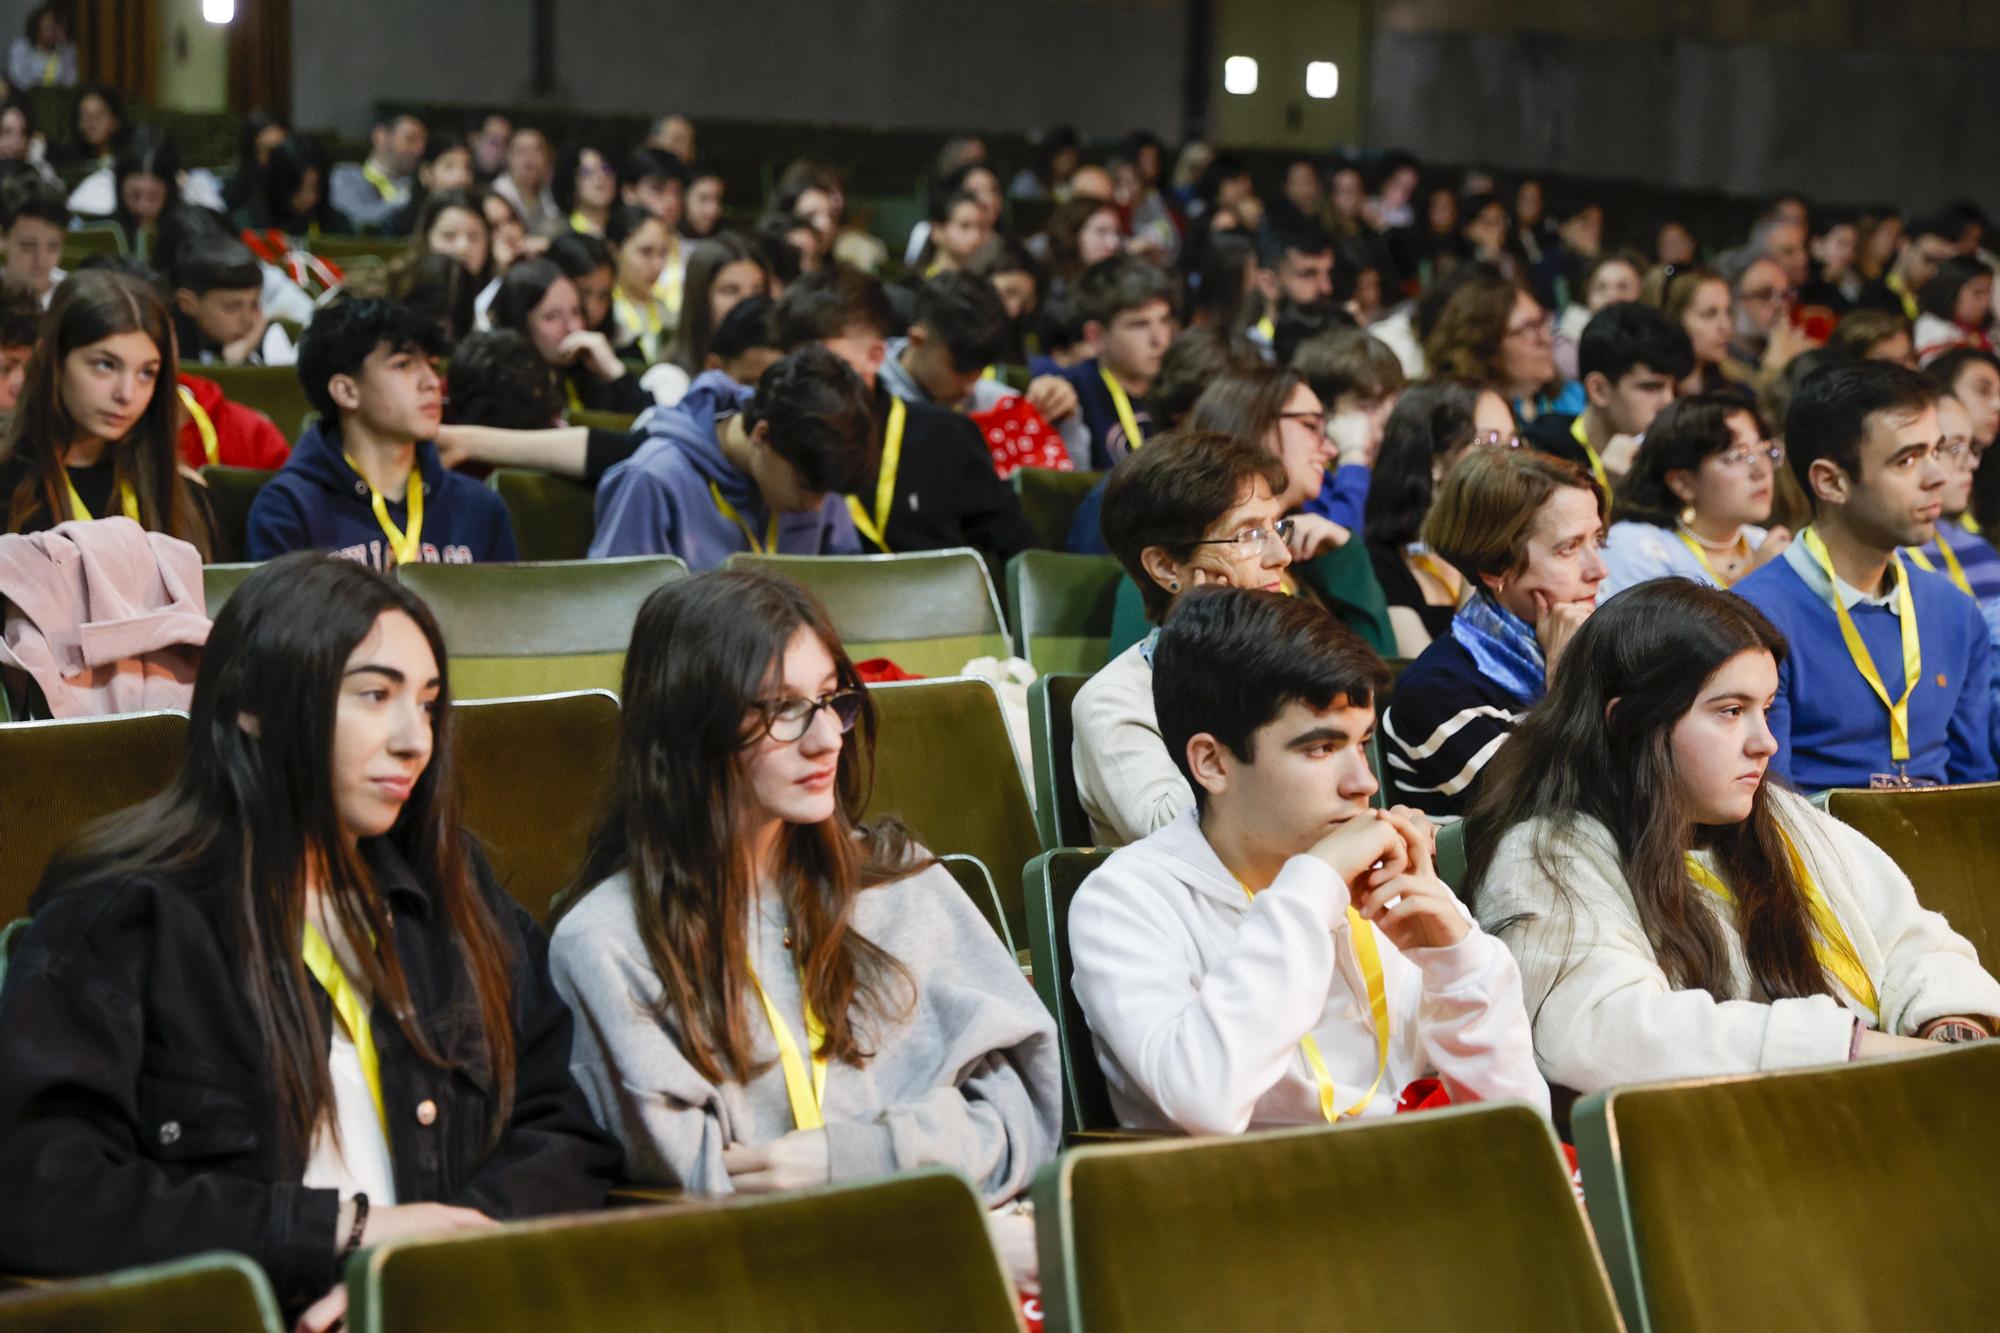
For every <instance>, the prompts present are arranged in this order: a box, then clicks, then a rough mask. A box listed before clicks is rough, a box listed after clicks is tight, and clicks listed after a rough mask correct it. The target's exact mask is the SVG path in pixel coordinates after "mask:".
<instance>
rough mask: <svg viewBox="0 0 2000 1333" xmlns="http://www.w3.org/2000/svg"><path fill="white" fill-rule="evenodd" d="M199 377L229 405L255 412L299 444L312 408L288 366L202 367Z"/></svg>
mask: <svg viewBox="0 0 2000 1333" xmlns="http://www.w3.org/2000/svg"><path fill="white" fill-rule="evenodd" d="M201 374H202V378H204V379H211V380H214V381H215V382H216V383H217V384H220V385H221V386H222V393H223V396H224V397H226V398H228V399H229V401H231V402H232V403H241V404H243V406H245V407H254V408H256V409H257V410H258V411H259V412H262V413H263V414H264V415H265V416H267V417H269V418H271V420H272V422H273V423H274V424H276V426H277V427H278V430H279V431H280V432H282V433H283V435H284V437H285V438H286V439H287V440H290V441H292V442H294V443H296V442H297V441H298V438H299V436H300V434H301V433H302V432H303V431H304V429H305V420H306V417H307V415H308V414H309V413H311V411H312V410H313V408H312V403H311V402H309V401H308V400H307V398H306V391H305V388H304V387H303V386H302V385H300V383H299V376H298V372H297V371H296V370H295V369H293V368H292V367H291V366H203V367H201Z"/></svg>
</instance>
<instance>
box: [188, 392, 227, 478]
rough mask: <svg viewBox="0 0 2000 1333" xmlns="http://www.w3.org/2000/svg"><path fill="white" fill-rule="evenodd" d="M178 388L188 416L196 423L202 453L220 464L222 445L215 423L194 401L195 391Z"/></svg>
mask: <svg viewBox="0 0 2000 1333" xmlns="http://www.w3.org/2000/svg"><path fill="white" fill-rule="evenodd" d="M178 387H179V388H180V391H181V404H182V406H184V407H186V408H187V410H188V416H189V417H190V418H191V419H192V420H193V421H194V428H195V431H196V433H197V434H199V435H200V436H201V451H202V453H204V454H206V455H208V461H209V462H210V463H211V464H215V463H220V462H221V461H222V444H221V442H220V441H219V440H217V439H216V436H215V422H213V421H211V420H210V419H209V415H208V413H206V412H204V411H202V410H201V404H200V403H198V402H196V401H195V399H194V390H193V389H190V388H188V386H187V385H185V384H183V385H180V386H178Z"/></svg>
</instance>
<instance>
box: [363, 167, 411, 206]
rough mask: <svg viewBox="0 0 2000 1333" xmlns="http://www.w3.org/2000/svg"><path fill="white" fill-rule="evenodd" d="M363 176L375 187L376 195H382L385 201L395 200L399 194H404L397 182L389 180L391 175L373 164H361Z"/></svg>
mask: <svg viewBox="0 0 2000 1333" xmlns="http://www.w3.org/2000/svg"><path fill="white" fill-rule="evenodd" d="M361 175H362V178H363V179H364V180H366V181H367V182H368V183H369V184H370V185H372V186H374V187H375V193H377V194H379V195H381V196H382V197H383V198H384V199H394V198H395V197H396V196H397V195H398V194H401V193H402V191H401V189H400V188H398V187H397V185H396V182H394V181H392V180H390V179H389V173H388V172H386V171H384V170H382V168H380V167H378V166H376V165H375V164H374V163H373V162H363V163H362V164H361Z"/></svg>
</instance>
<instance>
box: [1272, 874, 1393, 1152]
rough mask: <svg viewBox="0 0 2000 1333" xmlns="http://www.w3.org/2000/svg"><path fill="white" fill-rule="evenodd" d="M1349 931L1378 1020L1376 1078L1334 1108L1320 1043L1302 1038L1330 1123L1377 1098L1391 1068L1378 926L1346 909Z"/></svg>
mask: <svg viewBox="0 0 2000 1333" xmlns="http://www.w3.org/2000/svg"><path fill="white" fill-rule="evenodd" d="M1236 882H1237V885H1238V886H1239V887H1240V888H1242V890H1243V896H1244V897H1245V898H1247V899H1249V900H1250V902H1251V903H1252V904H1254V903H1256V901H1257V895H1256V894H1255V893H1253V892H1251V890H1250V886H1249V885H1248V884H1245V883H1243V881H1242V880H1238V881H1236ZM1347 930H1348V934H1350V935H1352V936H1353V937H1354V957H1355V960H1356V961H1357V962H1359V963H1360V964H1361V979H1362V980H1363V981H1364V982H1366V983H1367V985H1368V1012H1369V1015H1370V1017H1371V1018H1372V1019H1373V1020H1374V1023H1375V1081H1374V1082H1373V1083H1370V1084H1369V1085H1368V1091H1366V1092H1364V1093H1362V1094H1361V1096H1360V1097H1359V1098H1357V1099H1356V1100H1355V1102H1354V1104H1353V1105H1352V1106H1350V1107H1348V1108H1347V1109H1346V1110H1344V1111H1340V1110H1336V1109H1334V1108H1335V1107H1336V1106H1337V1105H1338V1102H1337V1101H1336V1099H1335V1095H1334V1087H1333V1075H1332V1074H1331V1073H1329V1072H1327V1067H1326V1061H1325V1059H1323V1058H1322V1057H1321V1056H1320V1053H1319V1043H1318V1042H1317V1041H1315V1040H1313V1035H1312V1033H1310V1032H1308V1033H1306V1035H1305V1036H1303V1037H1301V1038H1299V1049H1300V1050H1301V1051H1303V1052H1304V1053H1305V1057H1306V1064H1307V1065H1308V1066H1310V1067H1311V1069H1312V1076H1313V1082H1315V1083H1317V1084H1318V1085H1319V1113H1320V1114H1321V1115H1322V1116H1324V1117H1326V1122H1327V1123H1328V1124H1329V1125H1330V1124H1332V1123H1333V1122H1334V1121H1336V1120H1338V1119H1340V1118H1341V1117H1342V1116H1344V1115H1347V1116H1351V1115H1354V1114H1356V1113H1358V1112H1359V1111H1360V1110H1361V1109H1362V1108H1363V1107H1365V1106H1367V1105H1368V1103H1370V1102H1372V1101H1374V1100H1375V1090H1376V1089H1377V1088H1379V1087H1381V1086H1382V1076H1383V1074H1384V1073H1386V1072H1387V1071H1388V1068H1389V990H1388V987H1387V986H1385V985H1384V984H1383V981H1382V951H1381V949H1380V948H1379V947H1378V946H1377V945H1376V943H1375V927H1373V926H1371V925H1369V924H1368V922H1367V921H1366V920H1365V919H1364V918H1363V917H1362V915H1361V913H1359V912H1357V911H1355V910H1354V909H1353V908H1352V907H1349V908H1348V909H1347Z"/></svg>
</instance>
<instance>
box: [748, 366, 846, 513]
mask: <svg viewBox="0 0 2000 1333" xmlns="http://www.w3.org/2000/svg"><path fill="white" fill-rule="evenodd" d="M743 424H744V425H745V426H746V427H749V428H751V429H755V428H756V427H757V426H758V425H759V424H763V425H764V426H765V427H766V430H767V435H768V438H769V440H770V444H771V448H772V449H774V450H776V451H777V454H778V457H780V458H782V459H784V460H785V461H786V462H787V463H790V464H791V465H792V467H793V468H795V469H796V470H797V471H798V474H799V481H800V483H801V484H803V485H804V486H805V487H806V489H807V490H811V491H828V492H830V491H842V492H846V491H854V490H859V489H860V488H861V485H862V483H863V482H865V481H866V480H867V479H868V474H869V473H870V472H872V471H874V469H875V413H874V408H873V406H872V405H871V404H870V403H869V401H868V391H867V390H866V389H865V388H863V387H862V384H861V377H860V376H858V375H856V374H855V373H854V371H853V370H852V369H850V368H849V366H848V364H847V363H846V362H845V361H842V360H841V359H840V358H839V357H838V356H835V355H834V354H833V353H832V352H830V351H828V350H827V349H826V348H824V347H821V346H819V345H818V344H817V343H808V344H806V345H805V346H803V347H798V348H795V349H793V350H792V351H790V352H787V353H786V354H785V355H784V356H783V357H781V358H780V359H779V360H777V361H775V362H773V363H772V365H771V367H770V369H768V370H766V371H765V372H764V375H763V378H761V379H759V380H758V381H757V389H756V392H755V393H754V394H753V395H752V396H751V399H750V402H749V404H748V405H747V406H746V407H745V408H744V409H743Z"/></svg>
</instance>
